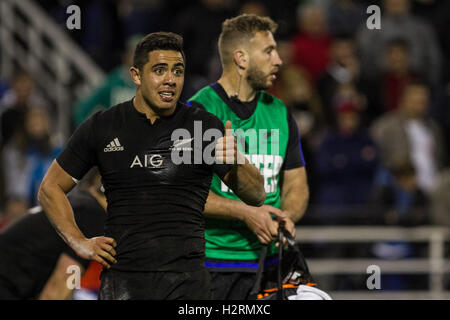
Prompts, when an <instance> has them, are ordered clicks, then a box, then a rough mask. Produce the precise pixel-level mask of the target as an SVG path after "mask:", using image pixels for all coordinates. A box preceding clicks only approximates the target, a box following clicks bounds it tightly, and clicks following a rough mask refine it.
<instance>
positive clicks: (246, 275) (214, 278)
mask: <svg viewBox="0 0 450 320" xmlns="http://www.w3.org/2000/svg"><path fill="white" fill-rule="evenodd" d="M210 274H211V299H213V300H247V299H248V296H249V294H250V291H251V290H252V288H253V285H254V283H255V279H256V273H252V272H210Z"/></svg>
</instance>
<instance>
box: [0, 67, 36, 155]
mask: <svg viewBox="0 0 450 320" xmlns="http://www.w3.org/2000/svg"><path fill="white" fill-rule="evenodd" d="M42 105H43V100H42V99H41V97H40V96H39V95H38V94H37V93H36V90H35V82H34V79H33V76H32V75H31V74H30V73H29V72H27V71H25V70H19V71H17V72H16V73H15V75H14V77H13V79H12V81H11V88H10V89H9V90H7V91H6V92H5V93H4V95H3V98H2V99H1V100H0V121H1V122H0V127H1V139H0V140H1V141H0V143H1V147H2V148H3V146H4V145H6V144H7V143H8V142H9V140H10V139H11V137H12V136H13V135H14V133H15V132H17V131H20V130H23V123H24V118H25V113H26V112H27V110H28V109H29V108H30V107H32V106H42Z"/></svg>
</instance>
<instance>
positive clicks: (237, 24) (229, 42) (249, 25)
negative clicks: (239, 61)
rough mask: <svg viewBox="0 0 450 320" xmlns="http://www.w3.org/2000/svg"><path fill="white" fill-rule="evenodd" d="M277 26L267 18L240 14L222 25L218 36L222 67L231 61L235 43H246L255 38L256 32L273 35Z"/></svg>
mask: <svg viewBox="0 0 450 320" xmlns="http://www.w3.org/2000/svg"><path fill="white" fill-rule="evenodd" d="M277 28H278V25H277V24H276V23H275V22H274V21H273V20H272V19H270V18H269V17H260V16H257V15H255V14H241V15H239V16H237V17H234V18H232V19H227V20H225V21H224V22H223V23H222V32H221V33H220V36H219V53H220V59H221V61H222V64H223V65H226V64H228V63H229V62H230V60H231V53H232V50H233V49H234V48H233V47H234V45H235V44H236V43H238V42H239V43H246V42H248V41H249V40H250V39H252V38H253V37H254V36H255V33H256V32H260V31H269V32H271V33H275V31H276V30H277Z"/></svg>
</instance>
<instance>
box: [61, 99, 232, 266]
mask: <svg viewBox="0 0 450 320" xmlns="http://www.w3.org/2000/svg"><path fill="white" fill-rule="evenodd" d="M132 101H133V100H130V101H127V102H125V103H122V104H119V105H116V106H114V107H112V108H110V109H108V110H106V111H103V112H98V113H96V114H94V115H93V116H92V117H90V118H89V119H87V120H86V121H85V122H84V123H82V124H81V125H80V126H79V127H78V128H77V130H76V131H75V133H74V134H73V135H72V137H71V138H70V140H69V142H68V145H67V147H66V148H65V150H64V151H63V152H62V153H61V154H60V155H59V157H58V158H57V162H58V164H59V165H60V166H61V167H62V168H63V169H64V170H65V171H66V172H67V173H69V174H70V175H71V176H72V177H74V178H76V179H80V178H81V177H82V176H83V175H84V174H85V173H86V172H87V171H88V170H89V169H90V168H91V167H92V166H94V165H97V166H98V168H99V171H100V174H101V176H102V182H103V186H104V188H105V195H106V197H107V200H108V210H107V211H108V215H107V221H106V228H105V236H107V237H112V238H114V239H115V240H116V242H117V247H116V252H117V256H116V259H117V263H116V264H114V265H112V266H111V269H114V270H123V271H192V270H198V269H199V268H202V267H203V263H204V261H203V259H204V251H205V249H204V247H205V240H204V218H203V209H204V205H205V202H206V199H207V196H208V192H209V187H210V183H211V178H212V175H213V173H217V174H218V175H219V177H220V178H223V177H224V176H225V174H226V173H227V172H228V170H229V169H230V166H228V165H216V164H207V163H205V161H202V160H203V159H202V152H205V153H206V154H211V152H210V151H211V149H213V147H214V145H213V143H212V142H214V141H215V139H212V140H213V141H203V140H204V139H202V137H203V134H204V133H205V131H206V130H207V129H215V130H216V131H217V130H219V131H220V134H223V132H224V126H223V124H222V123H221V121H220V120H219V119H218V118H217V117H215V116H214V115H212V114H210V113H208V112H206V111H204V110H201V109H200V108H189V107H187V106H186V105H184V104H181V103H178V105H177V107H176V110H175V112H174V113H173V114H172V115H170V116H168V117H161V118H158V119H157V120H156V121H155V122H154V123H153V124H151V123H150V121H149V120H148V119H147V117H146V115H145V114H143V113H140V112H139V111H137V110H136V109H135V108H134V106H133V102H132ZM176 129H178V130H180V129H183V130H184V131H185V132H187V133H189V135H188V136H183V137H182V138H180V137H177V138H175V139H172V138H173V137H172V133H173V132H174V130H176ZM174 148H175V149H176V150H178V151H177V152H180V154H182V155H185V154H186V153H187V155H191V161H190V162H189V161H185V162H184V163H182V164H175V163H174V161H173V157H172V155H173V152H174ZM199 155H200V159H199V158H198V156H199ZM194 160H196V161H197V162H198V163H196V162H194ZM199 160H200V161H199Z"/></svg>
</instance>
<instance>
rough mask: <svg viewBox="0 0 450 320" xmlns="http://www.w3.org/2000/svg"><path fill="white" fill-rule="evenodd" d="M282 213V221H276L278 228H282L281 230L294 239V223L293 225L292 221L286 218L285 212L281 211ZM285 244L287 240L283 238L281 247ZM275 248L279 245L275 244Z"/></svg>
mask: <svg viewBox="0 0 450 320" xmlns="http://www.w3.org/2000/svg"><path fill="white" fill-rule="evenodd" d="M283 213H284V214H285V218H283V219H280V220H279V221H278V225H279V226H280V227H283V228H285V229H286V230H287V231H289V233H290V234H291V235H292V237H293V238H294V239H295V231H296V229H295V223H294V221H292V219H291V218H289V216H288V214H287V213H286V212H284V211H283ZM286 244H287V240H286V238H285V237H283V246H285V245H286ZM275 246H277V247H278V246H279V243H278V242H277V243H276V244H275Z"/></svg>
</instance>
